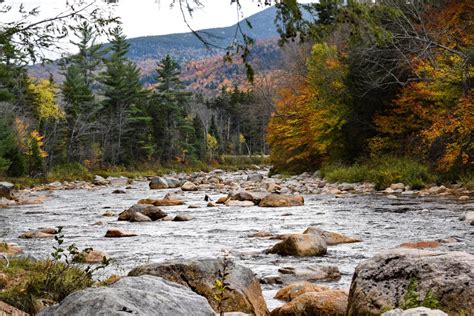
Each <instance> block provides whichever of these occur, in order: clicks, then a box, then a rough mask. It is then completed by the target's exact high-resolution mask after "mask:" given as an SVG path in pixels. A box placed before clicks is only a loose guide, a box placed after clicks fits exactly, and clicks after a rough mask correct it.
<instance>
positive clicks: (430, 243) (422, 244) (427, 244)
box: [400, 240, 441, 249]
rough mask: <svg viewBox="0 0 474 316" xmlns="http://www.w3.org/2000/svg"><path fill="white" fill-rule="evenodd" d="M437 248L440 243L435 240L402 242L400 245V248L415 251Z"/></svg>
mask: <svg viewBox="0 0 474 316" xmlns="http://www.w3.org/2000/svg"><path fill="white" fill-rule="evenodd" d="M439 246H441V243H440V242H439V241H436V240H427V241H416V242H404V243H402V244H400V247H401V248H415V249H422V248H438V247H439Z"/></svg>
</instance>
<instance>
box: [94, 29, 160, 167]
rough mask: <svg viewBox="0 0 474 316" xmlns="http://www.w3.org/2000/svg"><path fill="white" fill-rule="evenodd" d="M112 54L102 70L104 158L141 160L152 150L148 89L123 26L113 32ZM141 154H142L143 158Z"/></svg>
mask: <svg viewBox="0 0 474 316" xmlns="http://www.w3.org/2000/svg"><path fill="white" fill-rule="evenodd" d="M111 35H112V39H111V42H110V43H111V47H110V54H109V56H108V57H107V58H105V59H104V64H105V70H104V71H103V72H102V73H101V76H100V82H101V84H102V90H103V95H104V97H105V99H104V101H103V115H104V121H103V124H104V127H105V134H104V143H103V144H104V158H105V160H106V161H107V162H109V163H112V164H117V163H127V162H130V161H131V160H132V159H134V160H139V159H140V158H142V159H143V158H146V157H143V155H147V156H148V153H149V150H150V145H149V144H148V140H149V134H150V133H149V129H148V126H149V124H150V121H151V119H150V117H149V116H148V114H147V112H146V107H145V104H146V92H145V90H144V89H143V87H142V86H141V84H140V72H139V70H138V68H137V66H136V65H135V64H133V63H132V62H130V61H129V60H128V59H127V57H126V55H127V52H128V49H129V46H130V45H129V44H128V43H127V41H126V37H125V35H124V34H123V32H122V29H121V28H120V27H116V28H114V29H113V30H112V32H111ZM140 156H141V157H140Z"/></svg>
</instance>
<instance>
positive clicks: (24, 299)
mask: <svg viewBox="0 0 474 316" xmlns="http://www.w3.org/2000/svg"><path fill="white" fill-rule="evenodd" d="M55 239H56V245H55V246H54V247H53V251H52V253H51V257H50V258H47V259H43V260H33V259H30V258H27V257H14V258H12V259H11V260H10V265H9V266H5V265H1V264H0V272H2V273H4V274H5V275H7V277H8V278H9V279H10V280H11V282H9V283H10V286H9V287H7V288H5V289H4V290H3V291H2V292H0V300H1V301H4V302H6V303H7V304H10V305H12V306H15V307H17V308H18V309H20V310H23V311H25V312H27V313H30V314H36V313H37V312H39V311H40V310H41V309H42V308H43V307H44V306H46V305H50V304H54V303H57V302H60V301H61V300H63V299H64V298H65V297H66V296H68V295H69V294H71V293H73V292H75V291H78V290H81V289H84V288H87V287H90V286H92V285H93V284H94V283H95V281H94V279H93V274H94V272H96V271H98V270H100V269H103V268H105V267H106V266H107V265H108V264H109V260H106V259H104V261H103V262H102V264H100V265H97V266H94V267H91V266H87V267H85V268H84V267H83V266H80V265H76V264H74V262H73V258H74V256H75V255H77V254H78V253H79V252H78V249H77V247H76V246H75V245H70V246H68V247H67V248H66V249H65V248H63V244H64V235H63V234H62V228H58V234H57V235H56V237H55Z"/></svg>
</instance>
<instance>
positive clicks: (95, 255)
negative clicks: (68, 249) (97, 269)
mask: <svg viewBox="0 0 474 316" xmlns="http://www.w3.org/2000/svg"><path fill="white" fill-rule="evenodd" d="M104 258H105V259H106V260H108V259H110V256H109V255H108V254H107V253H105V252H104V251H100V250H96V249H86V250H83V251H81V252H80V253H78V254H77V255H75V256H74V261H75V262H81V263H101V262H103V260H104Z"/></svg>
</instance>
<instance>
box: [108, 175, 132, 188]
mask: <svg viewBox="0 0 474 316" xmlns="http://www.w3.org/2000/svg"><path fill="white" fill-rule="evenodd" d="M107 180H108V181H109V183H110V185H112V186H117V187H118V186H126V185H127V184H129V182H130V180H129V179H128V178H127V177H123V176H120V177H108V178H107Z"/></svg>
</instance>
